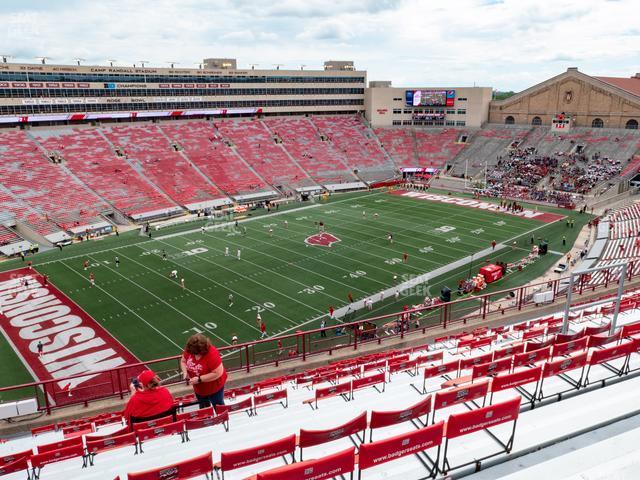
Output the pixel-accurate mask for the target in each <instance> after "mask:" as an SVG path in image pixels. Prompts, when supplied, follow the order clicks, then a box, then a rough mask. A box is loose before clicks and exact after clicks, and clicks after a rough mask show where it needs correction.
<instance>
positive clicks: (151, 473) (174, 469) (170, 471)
mask: <svg viewBox="0 0 640 480" xmlns="http://www.w3.org/2000/svg"><path fill="white" fill-rule="evenodd" d="M211 472H213V458H212V456H211V452H209V453H205V454H204V455H200V456H198V457H194V458H190V459H188V460H183V461H182V462H178V463H174V464H171V465H167V466H164V467H158V468H154V469H151V470H146V471H144V472H137V473H129V474H127V479H128V480H161V479H180V480H186V479H189V478H194V477H199V476H201V475H208V474H209V473H211Z"/></svg>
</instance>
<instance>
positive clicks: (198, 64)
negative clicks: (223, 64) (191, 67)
mask: <svg viewBox="0 0 640 480" xmlns="http://www.w3.org/2000/svg"><path fill="white" fill-rule="evenodd" d="M195 65H197V66H198V70H202V67H204V64H203V63H202V62H196V63H195Z"/></svg>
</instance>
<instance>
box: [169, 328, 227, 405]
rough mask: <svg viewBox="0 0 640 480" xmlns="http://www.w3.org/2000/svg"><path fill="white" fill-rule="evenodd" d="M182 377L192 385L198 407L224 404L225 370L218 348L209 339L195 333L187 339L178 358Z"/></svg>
mask: <svg viewBox="0 0 640 480" xmlns="http://www.w3.org/2000/svg"><path fill="white" fill-rule="evenodd" d="M180 369H181V370H182V378H184V380H185V381H186V382H187V385H191V386H192V387H193V391H194V393H195V394H196V398H197V399H198V403H200V408H206V407H208V406H210V405H211V406H214V407H215V406H216V405H224V384H225V382H226V381H227V371H226V370H225V368H224V365H223V364H222V358H221V357H220V352H218V349H217V348H216V347H214V346H213V345H211V341H210V340H209V339H208V338H207V337H205V336H204V335H202V334H201V333H197V334H195V335H191V337H189V339H188V340H187V345H186V346H185V349H184V352H183V353H182V358H181V359H180Z"/></svg>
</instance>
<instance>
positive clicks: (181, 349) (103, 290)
mask: <svg viewBox="0 0 640 480" xmlns="http://www.w3.org/2000/svg"><path fill="white" fill-rule="evenodd" d="M59 262H60V263H62V265H64V266H65V267H67V268H68V269H69V270H71V271H72V272H73V273H75V274H76V275H78V276H79V277H80V278H82V279H83V280H85V281H88V280H87V279H86V278H84V276H82V275H81V274H80V273H78V272H76V271H75V270H74V269H73V268H71V267H70V266H69V265H67V264H66V263H65V262H64V261H62V260H59ZM93 288H97V289H98V290H101V291H102V292H104V293H106V294H107V295H108V296H109V297H111V298H112V299H113V300H115V301H116V302H118V303H119V304H120V305H122V306H123V307H124V308H125V309H127V310H128V311H129V312H131V313H133V314H134V315H135V316H136V317H138V318H139V319H140V320H142V321H143V322H144V323H146V324H147V325H148V326H149V327H150V328H152V329H153V330H155V331H156V332H158V334H159V335H160V336H162V337H164V338H166V339H167V340H168V341H169V342H170V343H172V344H173V345H175V346H176V347H178V349H179V350H180V351H181V352H182V351H183V350H184V348H183V347H181V346H180V345H178V344H177V343H176V342H174V341H173V340H171V339H170V338H169V337H167V336H166V335H165V334H164V333H162V332H161V331H160V330H158V329H157V328H156V327H154V326H153V325H151V324H150V323H149V322H147V321H146V320H145V319H144V318H142V317H141V316H140V315H138V314H137V313H136V312H134V311H133V310H131V308H129V306H128V305H125V304H124V303H122V302H121V301H120V300H118V299H117V298H116V297H114V296H113V295H111V294H110V293H109V292H107V291H106V290H105V289H104V288H102V287H100V286H99V285H98V284H96V286H95V287H93ZM114 338H115V337H114Z"/></svg>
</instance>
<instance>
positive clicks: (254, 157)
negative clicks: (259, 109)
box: [216, 120, 315, 188]
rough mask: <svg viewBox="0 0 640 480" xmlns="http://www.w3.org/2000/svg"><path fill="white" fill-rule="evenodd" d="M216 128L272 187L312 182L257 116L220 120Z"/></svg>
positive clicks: (304, 184)
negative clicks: (249, 118) (250, 118)
mask: <svg viewBox="0 0 640 480" xmlns="http://www.w3.org/2000/svg"><path fill="white" fill-rule="evenodd" d="M216 127H217V129H218V132H219V133H220V135H221V136H222V137H223V138H227V139H229V140H230V141H231V143H232V144H233V145H234V146H235V148H236V150H237V151H238V153H239V154H240V155H241V156H242V158H244V160H245V161H247V163H249V164H250V165H251V166H252V167H253V169H254V170H255V171H256V172H257V173H258V174H259V175H260V176H261V177H262V178H264V179H265V180H266V181H267V182H268V183H270V184H271V185H274V186H276V187H279V186H287V187H289V188H291V187H297V186H307V185H312V184H314V183H315V182H314V181H313V180H312V179H311V178H309V177H308V175H307V174H306V172H304V171H303V170H302V169H301V168H300V167H299V166H298V165H296V164H295V163H294V161H293V160H292V159H291V158H289V156H288V155H287V153H286V152H285V151H284V150H283V148H282V147H281V145H278V144H276V142H275V140H274V138H273V135H272V134H271V133H270V132H269V130H268V129H267V128H266V127H265V125H264V123H263V122H261V121H257V120H237V121H235V120H221V121H217V122H216Z"/></svg>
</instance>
